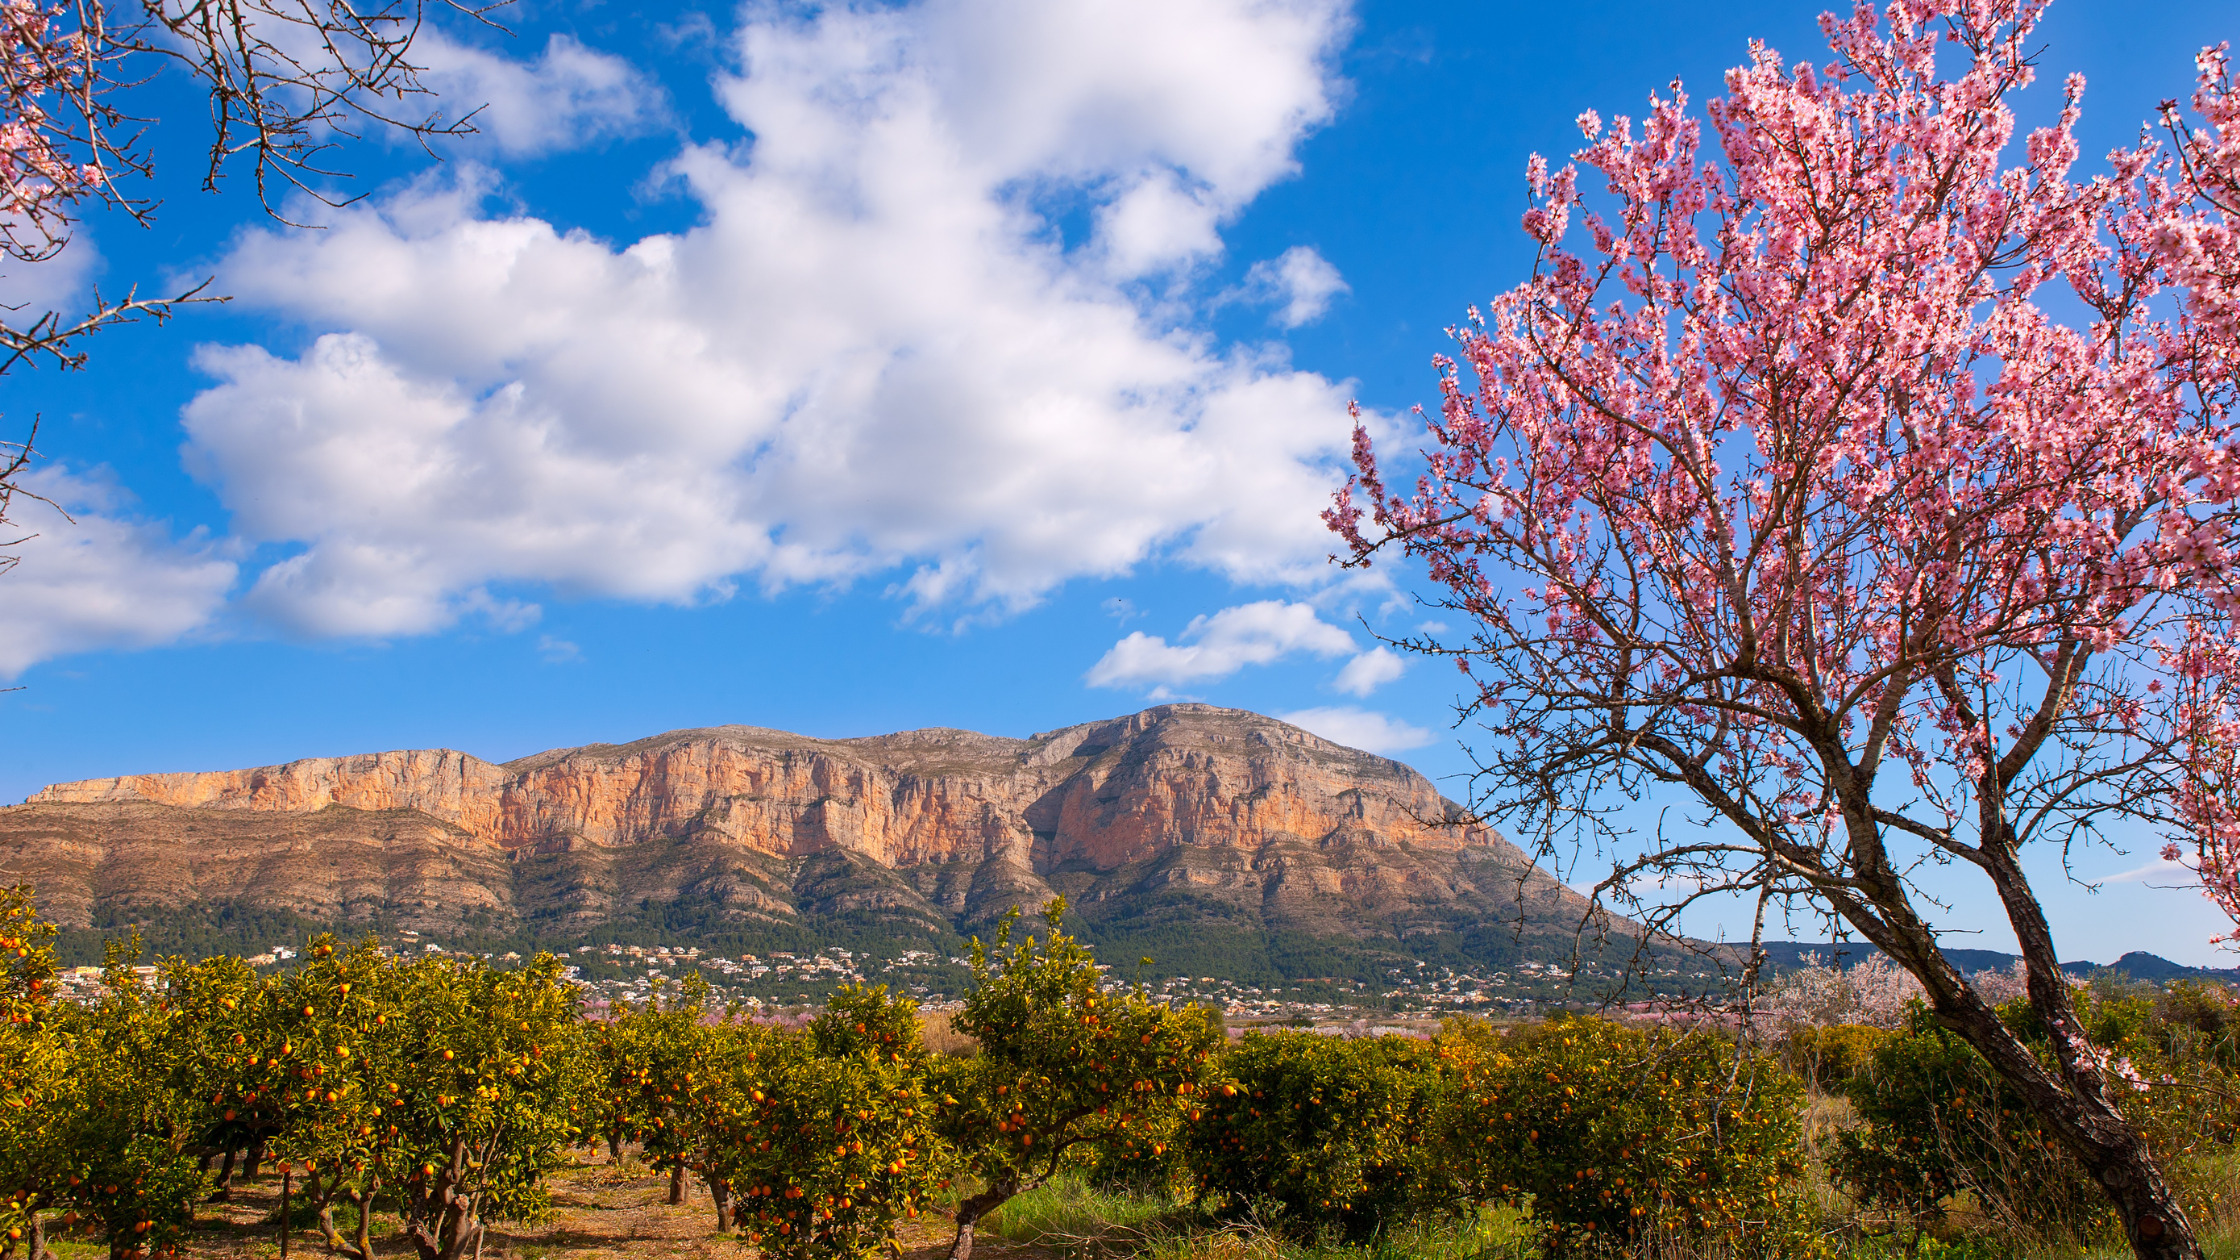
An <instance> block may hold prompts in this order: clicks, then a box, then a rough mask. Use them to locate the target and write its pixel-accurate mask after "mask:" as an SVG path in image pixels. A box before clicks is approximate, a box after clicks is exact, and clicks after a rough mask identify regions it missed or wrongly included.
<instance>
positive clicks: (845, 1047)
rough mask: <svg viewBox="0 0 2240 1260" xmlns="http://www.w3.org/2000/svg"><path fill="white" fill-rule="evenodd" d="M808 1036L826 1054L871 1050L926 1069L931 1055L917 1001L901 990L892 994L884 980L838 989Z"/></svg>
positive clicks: (812, 1023)
mask: <svg viewBox="0 0 2240 1260" xmlns="http://www.w3.org/2000/svg"><path fill="white" fill-rule="evenodd" d="M809 1040H810V1042H811V1043H812V1044H814V1045H815V1047H816V1051H817V1053H818V1054H821V1055H823V1056H825V1057H826V1058H834V1059H836V1058H844V1057H846V1056H848V1055H853V1054H868V1055H870V1056H871V1057H873V1058H876V1059H883V1060H885V1061H887V1062H890V1063H903V1062H908V1063H911V1064H913V1065H916V1066H921V1067H922V1066H923V1065H924V1062H925V1057H926V1047H925V1036H924V1030H923V1029H922V1028H921V1027H920V1026H919V1024H918V1004H917V1003H916V1002H915V1001H912V1000H911V999H909V998H907V997H903V996H902V995H900V994H896V995H894V996H891V997H890V996H888V994H887V986H885V985H883V984H882V985H877V986H869V985H860V984H844V985H842V986H840V987H839V988H838V989H835V990H834V991H833V994H832V996H831V997H830V998H829V999H827V1000H826V1002H825V1008H824V1010H823V1011H822V1012H821V1013H819V1014H818V1016H817V1017H816V1019H814V1020H812V1021H810V1024H809Z"/></svg>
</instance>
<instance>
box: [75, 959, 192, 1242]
mask: <svg viewBox="0 0 2240 1260" xmlns="http://www.w3.org/2000/svg"><path fill="white" fill-rule="evenodd" d="M108 952H109V965H108V967H107V969H106V970H105V972H104V974H103V977H102V987H103V992H102V995H101V997H100V998H99V999H98V1000H96V1001H95V1002H93V1003H92V1004H91V1005H89V1006H84V1007H60V1008H57V1009H55V1010H54V1011H53V1012H52V1015H51V1023H50V1027H51V1028H52V1029H53V1031H54V1033H55V1034H56V1035H57V1037H58V1038H59V1039H60V1041H61V1042H62V1045H61V1053H62V1054H63V1055H64V1056H67V1058H68V1059H69V1060H70V1061H71V1062H70V1065H69V1067H68V1069H67V1070H68V1072H69V1076H70V1084H69V1086H68V1092H67V1095H66V1097H64V1098H61V1099H58V1100H57V1106H56V1107H55V1113H54V1115H53V1121H54V1129H53V1136H54V1138H55V1140H56V1143H57V1147H58V1149H59V1150H60V1151H61V1153H62V1154H63V1156H64V1159H65V1160H66V1166H65V1171H64V1177H63V1187H61V1191H60V1192H61V1202H62V1203H63V1204H64V1205H66V1207H67V1211H66V1212H65V1213H64V1216H63V1221H64V1223H65V1224H66V1225H75V1226H77V1227H78V1228H79V1230H80V1231H81V1232H83V1233H86V1234H89V1235H98V1236H100V1237H102V1238H103V1239H105V1240H106V1242H107V1243H108V1247H109V1254H110V1255H111V1256H112V1257H118V1258H120V1260H127V1258H134V1257H140V1256H145V1255H151V1254H156V1255H160V1254H166V1253H170V1252H173V1251H175V1250H176V1249H177V1247H178V1243H179V1239H180V1237H181V1236H182V1235H183V1234H184V1233H185V1231H186V1228H187V1226H188V1224H189V1223H190V1222H191V1221H192V1219H193V1215H194V1206H195V1204H196V1203H197V1202H199V1201H200V1199H201V1198H202V1194H203V1191H204V1188H205V1185H206V1183H207V1177H206V1176H205V1174H204V1173H203V1171H202V1168H201V1161H200V1158H199V1153H200V1148H199V1146H198V1145H197V1143H196V1142H195V1134H196V1133H197V1132H198V1131H199V1129H200V1127H201V1120H202V1116H203V1109H202V1107H201V1106H200V1105H199V1104H198V1103H197V1101H196V1100H195V1099H193V1098H191V1097H189V1096H187V1095H185V1094H183V1093H181V1092H180V1091H179V1089H178V1088H177V1086H178V1084H179V1082H180V1080H181V1078H182V1072H183V1055H184V1053H185V1051H184V1046H183V1042H182V1039H181V1037H180V1036H179V1030H180V1028H181V1026H182V1024H183V1023H184V1022H185V1016H184V1015H182V1014H181V1012H180V1011H179V1010H178V1009H177V1008H176V1007H175V1006H173V1004H172V1002H171V1000H170V997H169V994H168V993H167V992H166V991H165V990H163V989H161V988H157V987H153V986H150V985H148V984H146V983H144V982H142V980H141V979H140V978H139V976H138V975H137V974H136V973H135V972H134V971H133V964H135V963H136V962H137V961H138V960H139V957H140V944H139V940H138V938H137V937H135V938H134V939H133V940H132V941H131V942H130V943H129V944H117V943H112V944H111V945H110V946H109V951H108Z"/></svg>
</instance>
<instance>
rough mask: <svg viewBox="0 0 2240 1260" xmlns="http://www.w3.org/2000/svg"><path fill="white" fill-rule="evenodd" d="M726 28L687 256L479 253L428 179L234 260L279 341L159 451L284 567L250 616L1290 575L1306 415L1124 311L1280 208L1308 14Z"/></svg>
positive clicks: (541, 226)
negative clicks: (727, 41)
mask: <svg viewBox="0 0 2240 1260" xmlns="http://www.w3.org/2000/svg"><path fill="white" fill-rule="evenodd" d="M750 13H751V14H752V16H751V17H750V18H749V20H748V22H747V25H746V26H745V27H744V29H743V31H742V32H741V34H740V36H739V40H738V43H737V57H738V61H737V67H738V68H737V72H736V73H735V74H732V75H730V76H729V77H727V78H725V79H724V80H723V81H722V82H721V83H720V84H719V94H720V97H721V99H722V101H723V103H724V105H725V107H726V109H728V110H729V112H730V114H731V116H732V117H733V118H734V119H735V120H736V122H737V123H738V124H739V126H740V127H741V129H742V131H743V132H744V133H746V134H748V135H750V136H751V142H748V141H742V142H741V143H740V144H738V145H733V146H725V145H716V144H710V145H705V146H701V147H696V148H692V149H690V150H688V151H686V152H685V153H684V154H682V155H681V156H680V157H679V158H678V159H677V160H676V161H675V162H674V163H672V164H671V167H670V174H671V175H673V177H674V179H675V181H676V184H677V186H679V187H680V188H681V189H682V191H683V192H684V194H685V195H688V196H690V197H691V198H693V199H695V200H696V201H697V202H698V204H699V205H700V206H701V207H702V209H703V212H704V213H703V223H702V225H701V226H699V227H696V228H694V229H692V230H690V231H686V232H682V233H678V234H671V235H658V236H651V237H647V238H645V239H642V240H639V241H636V242H634V243H629V244H627V245H623V246H619V247H618V246H616V245H613V244H610V243H607V242H603V241H599V240H595V239H592V238H590V237H588V236H586V235H583V234H581V233H571V232H564V231H561V230H559V229H557V228H555V227H554V226H553V225H552V224H550V223H547V222H544V221H542V220H539V219H536V218H530V217H520V216H516V217H505V216H502V215H493V214H490V213H487V212H485V210H484V208H483V206H484V201H485V198H484V197H483V196H482V193H483V192H484V191H485V190H486V185H485V183H484V182H481V181H480V180H479V179H478V178H477V177H475V176H473V175H472V174H471V173H469V174H467V175H463V176H455V177H454V178H453V180H452V182H450V183H426V184H423V185H420V186H418V187H415V188H413V189H411V190H409V191H406V192H403V193H400V194H398V195H396V196H393V197H391V198H389V199H388V200H386V201H385V202H382V203H380V204H378V205H366V206H360V207H357V208H354V209H353V210H351V211H348V212H345V213H343V214H342V215H340V216H338V217H337V218H336V220H335V221H334V222H332V223H331V224H330V226H329V227H328V229H327V230H326V231H324V232H320V233H291V232H278V231H275V232H267V233H257V234H250V235H249V236H247V237H245V238H244V239H243V241H242V242H241V243H240V245H239V246H238V247H237V248H236V250H235V251H234V253H233V254H232V255H231V256H230V257H229V258H228V259H227V261H226V263H225V266H224V272H223V279H224V283H225V285H226V286H227V288H228V289H229V291H230V292H233V293H235V294H237V295H240V296H241V297H243V298H244V299H246V300H250V301H255V302H258V303H261V304H262V305H264V306H266V307H267V308H270V309H273V310H276V311H278V312H281V313H283V314H285V315H287V316H289V317H291V318H293V319H297V320H300V321H302V322H304V323H307V324H309V325H311V326H312V328H313V329H314V330H315V331H318V332H319V334H320V335H318V336H317V337H316V339H315V340H314V342H313V343H312V344H311V345H310V347H309V349H307V350H306V351H304V352H303V353H301V354H298V355H295V356H293V357H288V356H282V355H276V354H273V353H271V352H269V351H267V350H265V349H262V348H258V347H245V346H235V347H220V348H211V349H208V350H206V351H205V352H204V353H203V354H202V356H201V358H200V360H199V362H200V364H201V366H202V368H203V369H204V370H205V371H207V372H209V373H210V374H211V375H212V376H213V377H215V378H216V383H215V384H214V385H213V386H212V387H211V388H210V389H208V390H206V391H205V392H203V393H202V394H201V395H199V396H198V397H197V398H196V399H195V400H194V401H193V402H192V403H191V404H190V406H189V407H188V408H187V409H186V413H185V419H186V424H187V429H188V432H189V436H190V445H189V452H188V457H189V461H190V466H191V467H192V468H193V469H194V470H195V471H196V472H197V474H198V475H199V476H201V477H203V478H204V479H206V480H207V481H208V482H209V483H210V484H212V485H214V486H215V487H216V488H217V490H218V492H219V494H220V495H221V497H222V498H223V500H224V502H225V503H226V505H227V506H228V507H229V508H230V509H231V510H232V511H233V513H234V517H235V523H236V524H235V527H236V529H237V530H239V531H240V532H241V533H242V535H243V536H244V537H246V538H249V539H253V540H256V541H260V542H273V543H282V544H293V545H296V546H297V547H298V548H299V549H298V550H297V551H296V554H294V555H293V556H292V557H291V558H290V559H288V560H286V561H285V562H283V563H281V564H278V565H276V566H274V567H272V568H270V569H267V570H266V571H265V572H264V573H262V574H261V575H259V577H258V578H257V580H256V583H255V586H254V591H253V594H252V599H253V601H254V602H255V604H256V606H257V607H258V608H259V609H261V610H262V611H263V612H265V613H266V614H267V615H269V616H271V617H273V618H274V619H276V620H277V621H278V622H280V623H281V624H283V625H286V626H289V627H292V628H294V629H297V630H299V631H301V632H307V633H315V634H392V633H411V632H424V631H428V630H433V629H437V628H439V627H441V626H443V625H445V624H447V623H449V622H450V621H452V620H455V619H456V618H458V617H460V616H462V615H466V613H467V612H468V611H469V610H470V606H471V605H472V604H473V603H474V601H476V600H477V599H487V598H488V596H487V595H486V592H487V591H488V590H490V589H492V588H493V587H496V586H500V585H502V584H505V583H511V582H523V581H527V582H535V583H544V584H549V585H550V586H552V587H554V588H556V589H558V590H561V591H563V592H576V593H584V594H593V595H606V596H620V597H624V598H631V599H640V600H656V601H679V602H690V601H695V600H705V599H721V598H724V597H726V596H728V595H729V594H731V593H732V591H733V588H734V585H735V584H737V583H742V582H745V583H751V584H759V585H761V586H763V587H766V588H778V587H783V586H785V585H788V584H795V583H841V582H847V581H851V580H854V579H857V578H860V577H863V576H865V575H867V574H873V573H879V572H899V573H900V574H901V576H899V577H897V578H896V579H895V580H893V581H892V583H891V588H890V589H891V590H892V591H893V592H894V593H896V594H897V595H899V596H900V597H902V598H905V599H908V600H910V601H912V602H913V603H914V604H917V605H925V606H930V605H936V604H944V603H962V604H969V605H972V606H975V607H989V608H994V609H997V610H1003V609H1014V608H1019V607H1024V606H1026V605H1028V604H1031V603H1032V602H1034V601H1035V600H1036V599H1038V598H1040V597H1041V596H1042V594H1043V593H1045V592H1047V591H1048V590H1049V589H1051V588H1052V587H1053V586H1055V585H1057V584H1058V583H1061V582H1063V581H1065V580H1067V579H1069V578H1073V577H1078V576H1112V575H1118V574H1121V573H1125V572H1127V571H1129V570H1130V569H1131V568H1132V567H1133V566H1135V565H1136V564H1138V563H1139V562H1141V561H1142V560H1144V559H1146V558H1147V557H1149V556H1152V555H1154V554H1157V555H1162V556H1167V557H1172V558H1174V559H1177V560H1179V561H1181V562H1183V563H1185V564H1189V565H1194V566H1197V567H1200V568H1204V569H1208V570H1212V571H1214V572H1218V573H1220V574H1223V575H1225V576H1228V577H1231V578H1234V579H1237V580H1245V581H1257V582H1268V581H1276V582H1311V581H1313V580H1316V579H1317V578H1319V577H1320V575H1321V574H1322V573H1323V572H1324V564H1323V560H1324V555H1325V553H1326V552H1327V551H1328V550H1329V544H1328V541H1327V539H1326V537H1325V535H1324V531H1323V529H1322V526H1321V523H1320V521H1319V520H1318V519H1317V515H1316V513H1317V509H1318V508H1319V507H1320V506H1321V505H1322V503H1323V502H1324V501H1325V499H1326V496H1327V494H1328V491H1329V488H1330V486H1331V485H1332V484H1333V483H1334V481H1335V480H1336V478H1337V476H1338V473H1337V469H1338V467H1339V466H1340V464H1341V462H1342V460H1343V458H1344V455H1345V451H1346V447H1347V442H1348V428H1349V425H1348V421H1347V417H1346V415H1345V410H1344V402H1345V394H1344V390H1343V388H1342V387H1341V386H1340V385H1338V384H1336V383H1333V382H1331V381H1328V380H1325V379H1324V378H1322V377H1320V376H1318V375H1315V374H1312V373H1307V372H1301V371H1297V370H1295V369H1293V368H1292V367H1291V366H1290V365H1289V364H1288V363H1287V362H1286V361H1285V360H1284V359H1283V358H1282V357H1281V355H1280V352H1277V351H1271V350H1268V349H1264V348H1257V349H1256V348H1250V347H1223V346H1220V345H1217V344H1215V343H1213V342H1211V341H1210V340H1209V339H1208V338H1207V337H1206V335H1205V334H1203V333H1202V332H1200V331H1197V330H1196V326H1195V325H1194V324H1192V323H1191V318H1192V317H1191V316H1190V314H1189V312H1188V311H1187V310H1184V311H1181V312H1180V313H1179V314H1178V313H1177V310H1176V308H1175V307H1174V306H1173V305H1171V304H1170V302H1169V300H1168V299H1166V298H1164V297H1162V298H1161V299H1159V300H1157V301H1154V300H1151V299H1148V298H1146V297H1145V296H1144V291H1145V287H1144V286H1143V285H1142V284H1141V283H1140V282H1141V281H1143V280H1145V279H1146V278H1149V277H1153V276H1156V275H1160V274H1179V273H1175V269H1176V268H1186V267H1187V266H1189V265H1190V264H1192V263H1193V262H1194V261H1195V260H1198V259H1202V258H1204V257H1206V256H1208V255H1209V254H1212V253H1216V252H1218V251H1219V249H1220V248H1221V242H1220V236H1219V230H1218V229H1219V227H1220V226H1221V225H1222V224H1224V223H1226V222H1227V221H1228V220H1229V219H1230V218H1231V217H1233V216H1234V215H1235V214H1236V213H1237V212H1239V211H1240V210H1241V209H1242V208H1243V207H1244V206H1245V205H1246V204H1248V203H1249V202H1250V201H1251V200H1252V198H1254V197H1255V196H1257V195H1258V194H1259V192H1260V191H1261V190H1263V189H1264V188H1266V187H1267V186H1268V185H1269V184H1270V183H1272V182H1274V181H1276V180H1279V179H1282V178H1284V177H1286V176H1287V175H1289V174H1290V173H1291V172H1292V171H1293V170H1294V169H1295V165H1296V163H1295V158H1294V151H1295V149H1296V147H1297V144H1298V142H1299V140H1300V139H1301V138H1302V137H1303V136H1304V135H1305V134H1306V133H1307V132H1308V131H1309V130H1310V129H1312V128H1313V127H1314V126H1316V125H1317V124H1319V123H1320V122H1322V121H1323V120H1325V119H1327V118H1328V117H1329V116H1330V113H1331V109H1332V97H1333V93H1334V90H1335V81H1334V79H1333V78H1332V74H1333V71H1332V70H1331V68H1330V65H1329V64H1328V63H1329V59H1330V57H1331V55H1332V53H1333V52H1334V51H1335V49H1336V47H1337V45H1338V42H1339V41H1340V39H1341V38H1342V37H1343V35H1344V33H1345V31H1346V29H1347V21H1348V19H1347V15H1346V12H1345V8H1344V4H1343V2H1342V0H925V2H924V3H921V4H918V5H916V6H912V7H885V6H871V5H865V6H862V7H860V8H859V7H851V6H846V5H836V6H832V7H829V8H826V9H824V10H822V11H819V12H816V13H813V14H804V13H803V12H801V11H799V10H794V9H790V8H788V9H780V8H778V7H776V6H771V7H768V8H755V9H752V10H750ZM554 56H555V54H554V53H553V52H552V51H550V50H548V53H547V58H546V60H547V62H550V61H551V60H552V59H553V57H554ZM1084 201H1086V202H1087V203H1088V205H1089V206H1090V208H1091V214H1090V215H1089V217H1088V221H1089V222H1091V223H1093V224H1094V225H1095V226H1094V229H1093V231H1092V233H1091V234H1090V238H1089V239H1087V240H1083V241H1076V242H1073V243H1071V244H1068V243H1067V242H1066V241H1065V239H1064V237H1063V234H1062V233H1061V232H1060V231H1059V229H1058V224H1059V216H1060V215H1061V214H1062V213H1068V212H1071V211H1072V210H1077V209H1079V208H1080V207H1081V206H1082V204H1083V202H1084ZM368 470H378V472H377V473H374V474H373V475H369V474H368Z"/></svg>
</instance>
